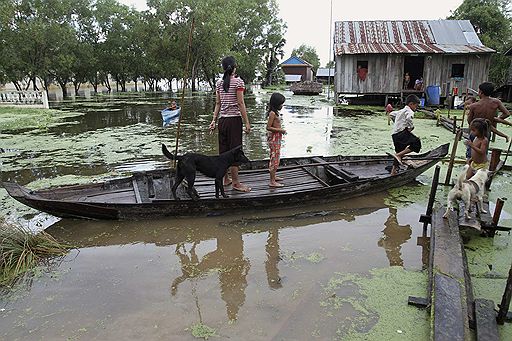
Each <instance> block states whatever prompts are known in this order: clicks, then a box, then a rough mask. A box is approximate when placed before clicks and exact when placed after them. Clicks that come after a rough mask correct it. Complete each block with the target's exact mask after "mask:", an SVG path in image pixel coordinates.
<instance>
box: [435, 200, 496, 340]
mask: <svg viewBox="0 0 512 341" xmlns="http://www.w3.org/2000/svg"><path fill="white" fill-rule="evenodd" d="M487 208H488V203H487ZM444 212H445V208H444V207H441V208H439V209H437V210H434V212H433V214H432V230H431V237H430V248H431V251H430V260H429V262H430V268H429V292H430V294H429V295H430V296H429V298H428V300H429V302H430V304H431V318H432V330H431V339H432V340H436V341H445V340H446V341H448V340H449V341H457V340H472V339H473V332H472V331H471V329H474V330H476V340H499V336H498V327H497V323H496V312H495V311H494V309H495V304H494V302H493V301H489V300H483V299H476V300H475V299H474V296H473V286H472V284H471V276H470V274H469V269H468V265H467V258H466V252H465V250H464V244H463V242H462V238H461V236H460V232H459V229H460V227H461V224H460V222H461V221H465V220H464V218H459V216H458V214H457V212H456V211H454V212H451V214H450V215H449V217H448V219H445V218H443V215H444ZM481 220H483V221H491V220H492V218H491V217H490V214H489V213H487V214H485V215H482V217H481ZM476 224H480V223H479V222H477V221H476V220H469V221H467V222H466V225H465V226H468V227H476ZM479 227H480V226H479Z"/></svg>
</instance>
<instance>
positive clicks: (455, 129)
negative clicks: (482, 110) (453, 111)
mask: <svg viewBox="0 0 512 341" xmlns="http://www.w3.org/2000/svg"><path fill="white" fill-rule="evenodd" d="M452 132H453V133H454V134H457V116H453V130H452Z"/></svg>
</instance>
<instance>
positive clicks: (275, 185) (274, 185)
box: [268, 181, 284, 188]
mask: <svg viewBox="0 0 512 341" xmlns="http://www.w3.org/2000/svg"><path fill="white" fill-rule="evenodd" d="M268 185H269V187H272V188H281V187H284V185H283V184H280V183H279V182H275V181H274V182H271V183H269V184H268Z"/></svg>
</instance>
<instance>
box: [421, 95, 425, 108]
mask: <svg viewBox="0 0 512 341" xmlns="http://www.w3.org/2000/svg"><path fill="white" fill-rule="evenodd" d="M424 106H425V99H424V98H423V97H422V98H420V107H421V108H423V107H424Z"/></svg>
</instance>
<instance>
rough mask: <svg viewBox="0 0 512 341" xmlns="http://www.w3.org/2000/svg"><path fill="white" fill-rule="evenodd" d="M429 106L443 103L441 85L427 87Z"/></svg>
mask: <svg viewBox="0 0 512 341" xmlns="http://www.w3.org/2000/svg"><path fill="white" fill-rule="evenodd" d="M426 93H427V104H428V105H439V103H440V102H441V87H440V86H439V85H429V86H427V91H426Z"/></svg>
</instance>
